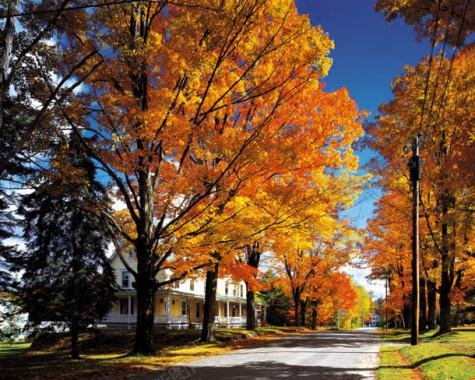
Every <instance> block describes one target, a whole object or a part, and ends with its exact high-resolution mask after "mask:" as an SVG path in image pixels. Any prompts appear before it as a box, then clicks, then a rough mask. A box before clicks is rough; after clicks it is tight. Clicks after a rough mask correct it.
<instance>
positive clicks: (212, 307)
mask: <svg viewBox="0 0 475 380" xmlns="http://www.w3.org/2000/svg"><path fill="white" fill-rule="evenodd" d="M213 269H214V270H209V271H207V272H206V285H205V304H204V315H203V330H201V341H202V342H215V341H216V338H215V336H214V330H215V321H214V320H215V316H216V288H217V284H218V271H219V263H218V262H217V263H215V264H214V268H213Z"/></svg>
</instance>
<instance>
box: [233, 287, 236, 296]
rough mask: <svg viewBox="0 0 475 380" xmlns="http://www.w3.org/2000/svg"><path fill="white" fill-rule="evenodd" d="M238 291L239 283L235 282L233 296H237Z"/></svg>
mask: <svg viewBox="0 0 475 380" xmlns="http://www.w3.org/2000/svg"><path fill="white" fill-rule="evenodd" d="M236 293H237V285H236V284H233V297H236V295H237V294H236Z"/></svg>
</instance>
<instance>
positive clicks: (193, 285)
mask: <svg viewBox="0 0 475 380" xmlns="http://www.w3.org/2000/svg"><path fill="white" fill-rule="evenodd" d="M190 291H192V292H194V291H195V281H193V280H190Z"/></svg>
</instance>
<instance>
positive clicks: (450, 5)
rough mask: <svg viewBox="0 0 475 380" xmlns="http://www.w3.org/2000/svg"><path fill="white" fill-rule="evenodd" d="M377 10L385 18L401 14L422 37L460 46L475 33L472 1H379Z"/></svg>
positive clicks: (394, 17)
mask: <svg viewBox="0 0 475 380" xmlns="http://www.w3.org/2000/svg"><path fill="white" fill-rule="evenodd" d="M375 9H376V10H377V11H381V12H383V13H384V16H385V18H386V20H389V21H392V20H394V19H396V18H397V17H401V18H403V19H404V21H405V22H406V23H407V24H408V25H411V26H412V27H413V28H414V30H415V32H416V33H417V35H418V37H419V38H427V37H430V38H434V36H435V39H436V40H438V41H442V40H446V41H447V42H448V43H449V44H451V45H452V46H460V45H462V44H463V43H464V41H465V40H467V38H468V37H469V36H470V35H471V34H472V33H473V32H475V11H474V9H473V5H472V6H470V0H434V1H432V0H409V1H407V0H378V1H377V3H376V5H375Z"/></svg>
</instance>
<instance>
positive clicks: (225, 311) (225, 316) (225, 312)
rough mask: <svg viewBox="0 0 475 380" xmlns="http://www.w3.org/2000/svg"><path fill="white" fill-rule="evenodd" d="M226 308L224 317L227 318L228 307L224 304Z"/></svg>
mask: <svg viewBox="0 0 475 380" xmlns="http://www.w3.org/2000/svg"><path fill="white" fill-rule="evenodd" d="M223 306H224V316H225V317H227V316H228V307H227V306H226V304H223Z"/></svg>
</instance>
